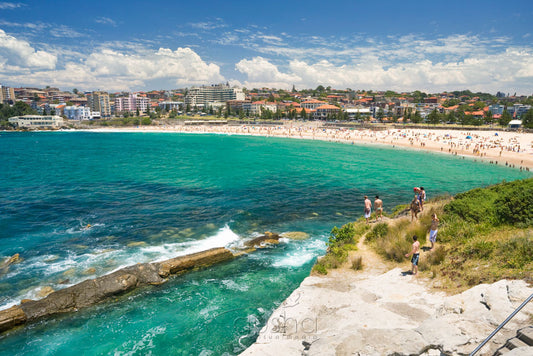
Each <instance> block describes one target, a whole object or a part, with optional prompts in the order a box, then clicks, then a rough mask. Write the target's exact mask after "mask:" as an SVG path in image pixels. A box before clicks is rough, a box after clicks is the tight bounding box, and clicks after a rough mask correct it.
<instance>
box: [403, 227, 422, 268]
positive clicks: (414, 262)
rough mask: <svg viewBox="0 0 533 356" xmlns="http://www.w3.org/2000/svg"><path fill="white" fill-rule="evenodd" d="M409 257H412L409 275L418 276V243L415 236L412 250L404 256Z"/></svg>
mask: <svg viewBox="0 0 533 356" xmlns="http://www.w3.org/2000/svg"><path fill="white" fill-rule="evenodd" d="M409 256H413V257H411V265H412V268H411V274H413V275H415V276H416V275H417V274H418V259H419V257H420V242H419V241H418V237H417V236H416V235H413V248H412V249H411V252H409V253H406V254H405V257H409Z"/></svg>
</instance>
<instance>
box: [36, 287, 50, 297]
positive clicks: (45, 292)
mask: <svg viewBox="0 0 533 356" xmlns="http://www.w3.org/2000/svg"><path fill="white" fill-rule="evenodd" d="M53 292H54V288H52V287H50V286H45V287H42V288H41V289H40V290H39V291H38V292H37V296H38V297H39V298H44V297H46V296H47V295H49V294H51V293H53Z"/></svg>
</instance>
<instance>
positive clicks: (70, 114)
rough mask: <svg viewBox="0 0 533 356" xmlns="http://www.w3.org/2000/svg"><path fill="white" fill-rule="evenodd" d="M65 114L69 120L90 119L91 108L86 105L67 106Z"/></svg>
mask: <svg viewBox="0 0 533 356" xmlns="http://www.w3.org/2000/svg"><path fill="white" fill-rule="evenodd" d="M65 116H66V117H67V119H69V120H79V121H81V120H90V119H91V118H92V115H91V109H90V108H88V107H86V106H65Z"/></svg>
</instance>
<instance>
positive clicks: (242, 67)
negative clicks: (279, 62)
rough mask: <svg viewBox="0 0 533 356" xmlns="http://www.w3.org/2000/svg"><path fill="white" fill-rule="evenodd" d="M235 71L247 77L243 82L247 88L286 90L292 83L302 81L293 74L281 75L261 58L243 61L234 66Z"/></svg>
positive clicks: (272, 65) (273, 66)
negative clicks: (266, 87)
mask: <svg viewBox="0 0 533 356" xmlns="http://www.w3.org/2000/svg"><path fill="white" fill-rule="evenodd" d="M235 69H237V70H238V71H239V72H241V73H243V74H246V76H247V77H248V80H247V81H246V82H245V86H247V87H263V86H268V87H277V88H287V87H289V86H291V85H292V83H294V82H300V81H301V80H302V79H301V78H300V77H298V76H297V75H295V74H284V73H281V72H280V71H279V70H278V68H277V66H275V65H274V64H272V63H270V62H269V61H268V60H266V59H265V58H263V57H255V58H253V59H251V60H248V59H243V60H241V61H239V62H238V63H237V64H236V65H235Z"/></svg>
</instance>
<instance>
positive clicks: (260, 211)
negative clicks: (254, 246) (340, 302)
mask: <svg viewBox="0 0 533 356" xmlns="http://www.w3.org/2000/svg"><path fill="white" fill-rule="evenodd" d="M0 165H1V168H0V181H1V182H2V193H1V194H0V207H1V214H0V258H5V257H8V256H11V255H13V254H15V253H20V255H21V257H22V258H23V259H24V260H23V262H22V263H20V264H17V265H13V266H11V268H10V269H9V271H7V273H5V274H3V275H0V306H1V308H5V307H8V306H10V305H13V304H16V303H18V302H19V301H20V300H21V299H24V298H37V297H36V295H37V293H38V291H39V290H40V288H41V287H43V286H50V287H52V288H54V289H56V290H57V289H60V288H64V287H66V286H69V285H72V284H74V283H77V282H80V281H82V280H84V279H87V278H94V277H95V276H98V275H103V274H106V273H109V272H111V271H113V270H116V269H117V268H120V267H123V266H127V265H131V264H135V263H137V262H149V261H158V260H164V259H167V258H171V257H174V256H177V255H182V254H187V253H191V252H196V251H201V250H205V249H208V248H211V247H215V246H228V247H235V246H239V245H240V244H242V241H244V240H246V239H250V238H252V237H255V236H258V235H259V234H262V233H263V232H264V231H274V232H278V233H282V232H288V231H304V232H306V233H308V234H309V235H310V238H309V239H308V240H304V241H290V240H287V241H284V242H283V243H282V244H281V245H279V246H276V247H273V248H268V249H264V250H260V251H257V252H255V253H253V254H250V255H246V256H242V257H240V258H237V259H236V260H234V261H231V262H227V263H223V264H221V265H217V266H213V267H211V268H208V269H205V270H202V271H197V272H194V273H190V274H187V275H183V276H180V277H173V278H171V279H170V281H169V282H168V283H166V284H164V285H162V286H158V287H149V288H143V289H140V290H137V291H135V292H133V293H130V294H128V295H125V296H122V297H120V298H118V299H116V300H113V301H109V302H107V303H103V304H100V305H98V306H95V307H93V308H88V309H85V310H82V311H79V312H77V313H73V314H68V315H63V316H59V317H54V318H50V319H47V320H42V321H39V322H37V323H34V324H30V325H27V326H25V327H22V328H19V329H16V330H12V331H9V332H7V333H4V334H2V335H0V354H2V355H28V354H32V355H35V354H37V355H58V354H61V355H74V354H76V355H78V354H80V353H82V354H84V355H102V354H115V355H126V354H127V355H145V354H150V353H151V354H154V355H162V354H175V355H182V354H183V355H200V354H201V355H223V354H227V355H233V354H237V353H239V352H241V351H242V350H244V349H245V348H246V347H247V346H249V345H250V344H251V343H252V342H253V341H254V340H255V338H257V336H258V335H259V333H260V330H261V327H262V325H263V324H264V323H265V322H266V321H267V319H268V317H269V316H270V315H271V313H272V311H273V310H274V309H275V308H276V307H277V306H278V305H279V304H280V303H281V302H282V301H283V300H284V299H285V298H286V297H287V296H288V295H289V294H290V293H291V292H292V291H293V290H294V289H295V288H296V287H297V286H298V285H299V283H300V282H301V281H302V280H303V278H305V277H306V276H307V275H308V274H309V271H310V269H311V267H312V265H313V263H314V261H315V259H316V256H319V255H321V254H323V253H324V251H325V241H326V240H327V236H328V233H329V231H330V230H331V228H332V227H333V226H334V225H338V226H340V225H342V224H344V223H346V222H349V221H353V220H355V219H357V218H359V217H360V216H361V214H362V211H363V196H364V195H368V196H370V197H373V196H374V195H376V194H379V195H380V197H381V198H382V199H383V201H384V205H385V210H386V211H387V210H388V211H390V210H391V209H392V208H393V207H394V206H395V205H397V204H404V203H407V202H408V201H409V200H410V198H411V196H412V188H413V186H424V187H425V188H426V191H427V194H428V197H430V198H431V197H433V196H436V195H439V194H445V193H451V194H453V193H457V192H460V191H465V190H468V189H470V188H473V187H477V186H484V185H488V184H492V183H497V182H500V181H502V180H504V179H505V180H514V179H520V178H526V177H530V176H531V175H530V173H526V172H519V171H518V170H512V169H509V168H506V167H502V166H494V165H490V164H484V163H479V162H473V161H472V160H468V159H461V158H458V157H452V156H448V155H441V154H432V153H422V152H415V151H408V150H400V149H397V148H396V149H393V148H387V147H377V146H358V145H347V144H338V143H327V142H320V141H301V140H290V139H281V138H264V137H244V136H226V135H184V134H170V133H91V132H60V133H58V132H55V133H0ZM87 224H90V225H91V228H90V229H85V228H84V227H85V226H86V225H87Z"/></svg>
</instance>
